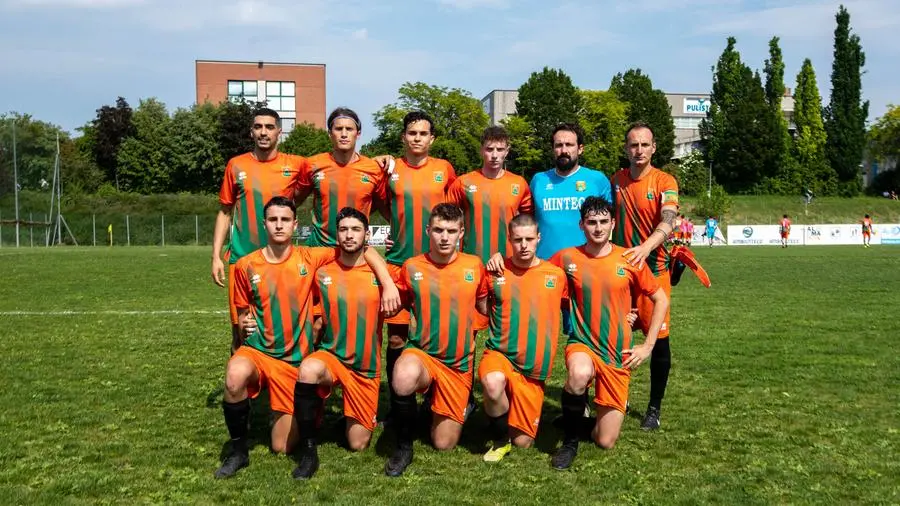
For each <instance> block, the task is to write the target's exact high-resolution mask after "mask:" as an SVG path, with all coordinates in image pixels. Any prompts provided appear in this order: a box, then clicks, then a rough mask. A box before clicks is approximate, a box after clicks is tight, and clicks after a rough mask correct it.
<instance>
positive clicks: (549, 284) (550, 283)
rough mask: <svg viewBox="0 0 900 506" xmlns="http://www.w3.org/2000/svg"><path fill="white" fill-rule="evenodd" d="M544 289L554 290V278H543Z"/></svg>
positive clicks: (551, 276) (548, 276) (549, 276)
mask: <svg viewBox="0 0 900 506" xmlns="http://www.w3.org/2000/svg"><path fill="white" fill-rule="evenodd" d="M544 287H545V288H556V276H553V275H549V274H548V275H547V276H544Z"/></svg>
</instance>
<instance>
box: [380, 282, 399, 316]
mask: <svg viewBox="0 0 900 506" xmlns="http://www.w3.org/2000/svg"><path fill="white" fill-rule="evenodd" d="M402 306H403V304H402V301H401V300H400V290H397V287H396V286H386V287H384V289H383V290H382V291H381V311H382V312H383V313H384V314H386V315H394V314H397V312H398V311H400V309H401V307H402Z"/></svg>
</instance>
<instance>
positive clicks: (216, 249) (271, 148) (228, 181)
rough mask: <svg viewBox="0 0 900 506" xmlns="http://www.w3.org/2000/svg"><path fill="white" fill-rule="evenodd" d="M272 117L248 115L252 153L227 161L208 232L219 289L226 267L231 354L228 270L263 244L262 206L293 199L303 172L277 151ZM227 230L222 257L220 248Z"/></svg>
mask: <svg viewBox="0 0 900 506" xmlns="http://www.w3.org/2000/svg"><path fill="white" fill-rule="evenodd" d="M278 122H279V117H278V113H277V112H275V111H273V110H272V109H265V108H263V109H259V110H257V111H256V114H255V115H254V116H253V124H252V126H251V128H250V137H251V138H252V139H253V143H254V147H253V151H251V152H249V153H245V154H243V155H240V156H236V157H234V158H232V159H231V160H229V161H228V165H227V166H226V167H225V177H224V179H223V181H222V187H221V189H220V190H219V205H220V206H221V207H220V209H219V214H218V215H217V216H216V225H215V230H214V232H213V248H212V278H213V282H215V283H216V284H217V285H219V286H222V287H224V286H225V262H228V306H229V312H230V314H231V334H232V341H231V352H232V353H234V352H235V351H236V350H237V349H238V347H240V345H241V341H242V339H243V338H242V336H241V333H240V329H239V328H238V316H237V309H236V308H235V306H234V266H235V264H236V263H237V261H238V260H240V259H241V258H242V257H244V256H245V255H247V254H249V253H251V252H253V251H256V250H258V249H259V248H262V247H264V246H265V245H266V229H265V225H264V223H263V222H264V219H263V206H265V204H266V202H268V201H269V199H271V198H272V197H274V196H277V195H280V196H284V197H288V198H293V196H294V192H295V191H296V189H297V182H298V178H299V177H300V175H301V174H302V173H304V172H305V171H306V170H307V163H306V159H304V158H302V157H299V156H294V155H288V154H285V153H280V152H278V139H279V137H280V136H281V127H279V126H278ZM229 228H230V229H231V239H230V240H229V244H228V253H227V254H226V258H225V260H224V261H223V259H222V247H223V245H224V244H225V237H226V236H227V235H228V231H229Z"/></svg>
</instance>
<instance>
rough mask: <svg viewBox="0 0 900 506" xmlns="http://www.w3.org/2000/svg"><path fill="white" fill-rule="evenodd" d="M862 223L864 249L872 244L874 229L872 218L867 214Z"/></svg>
mask: <svg viewBox="0 0 900 506" xmlns="http://www.w3.org/2000/svg"><path fill="white" fill-rule="evenodd" d="M860 223H862V236H863V247H864V248H868V247H869V246H870V245H871V244H872V233H873V232H874V230H873V229H872V218H869V215H868V214H867V215H865V216H864V217H863V219H862V221H861V222H860Z"/></svg>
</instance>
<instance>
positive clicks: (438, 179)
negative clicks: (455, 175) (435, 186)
mask: <svg viewBox="0 0 900 506" xmlns="http://www.w3.org/2000/svg"><path fill="white" fill-rule="evenodd" d="M432 176H433V177H434V182H435V183H443V182H444V173H443V172H441V171H435V172H434V173H433V174H432Z"/></svg>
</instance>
